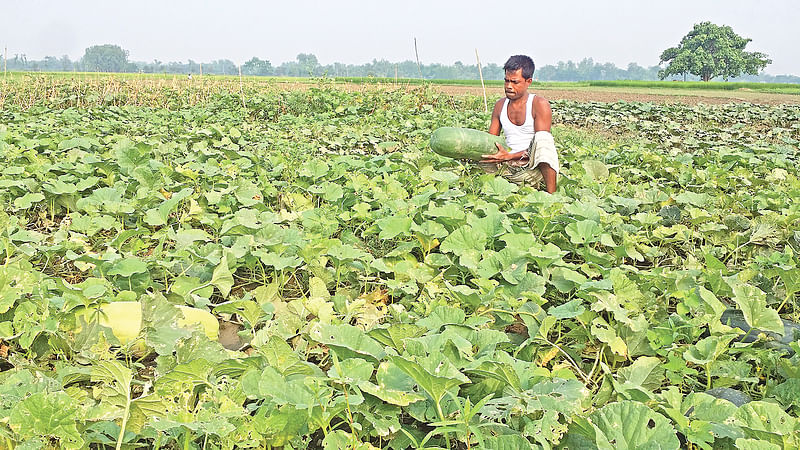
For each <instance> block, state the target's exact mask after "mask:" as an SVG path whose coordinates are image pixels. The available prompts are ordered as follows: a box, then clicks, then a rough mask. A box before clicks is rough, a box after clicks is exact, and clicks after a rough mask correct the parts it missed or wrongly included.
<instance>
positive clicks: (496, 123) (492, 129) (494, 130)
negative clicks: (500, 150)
mask: <svg viewBox="0 0 800 450" xmlns="http://www.w3.org/2000/svg"><path fill="white" fill-rule="evenodd" d="M504 100H505V99H503V98H501V99H500V100H498V101H497V102H495V104H494V108H493V109H492V122H491V123H490V124H489V134H493V135H495V136H500V130H501V129H502V128H503V126H502V125H500V112H501V111H503V101H504Z"/></svg>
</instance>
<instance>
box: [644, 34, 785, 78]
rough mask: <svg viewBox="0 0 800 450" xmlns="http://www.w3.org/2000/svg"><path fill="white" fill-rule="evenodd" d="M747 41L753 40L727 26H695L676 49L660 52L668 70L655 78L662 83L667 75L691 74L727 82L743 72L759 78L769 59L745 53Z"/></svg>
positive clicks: (762, 55)
mask: <svg viewBox="0 0 800 450" xmlns="http://www.w3.org/2000/svg"><path fill="white" fill-rule="evenodd" d="M750 41H752V39H748V38H743V37H741V36H739V35H738V34H736V33H734V32H733V29H732V28H731V27H729V26H726V25H723V26H719V25H715V24H713V23H711V22H702V23H699V24H696V25H695V26H694V29H692V31H690V32H689V34H687V35H686V36H684V37H683V39H681V42H680V44H678V46H677V47H670V48H668V49H666V50H664V51H663V52H662V53H661V61H660V62H659V64H662V63H667V67H666V68H664V69H663V70H661V71H659V73H658V76H659V77H660V78H661V79H662V80H663V79H664V78H666V77H667V76H669V75H683V76H684V77H685V76H686V74H687V73H690V74H692V75H697V76H698V77H700V78H701V79H702V80H703V81H709V80H710V79H712V78H715V77H723V78H724V79H725V80H727V79H728V78H733V77H738V76H739V75H741V74H742V73H746V74H751V75H758V72H759V70H761V69H763V68H764V67H766V66H767V64H770V63H772V60H771V59H769V58H767V55H765V54H764V53H760V52H746V51H744V48H745V46H747V44H748V43H749V42H750Z"/></svg>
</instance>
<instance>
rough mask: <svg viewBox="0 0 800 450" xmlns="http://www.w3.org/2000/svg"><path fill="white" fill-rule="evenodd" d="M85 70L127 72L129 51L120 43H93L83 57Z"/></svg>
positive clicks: (82, 61)
mask: <svg viewBox="0 0 800 450" xmlns="http://www.w3.org/2000/svg"><path fill="white" fill-rule="evenodd" d="M81 65H82V66H83V70H87V71H90V72H91V71H97V72H125V71H126V70H127V69H128V51H127V50H123V49H122V47H120V46H119V45H113V44H105V45H93V46H91V47H89V48H87V49H86V52H85V53H84V54H83V58H81Z"/></svg>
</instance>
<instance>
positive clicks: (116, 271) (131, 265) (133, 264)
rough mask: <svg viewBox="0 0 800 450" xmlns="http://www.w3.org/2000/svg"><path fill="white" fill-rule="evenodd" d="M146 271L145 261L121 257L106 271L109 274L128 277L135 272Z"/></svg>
mask: <svg viewBox="0 0 800 450" xmlns="http://www.w3.org/2000/svg"><path fill="white" fill-rule="evenodd" d="M145 272H147V263H145V262H144V261H142V260H141V259H139V258H133V257H131V258H122V259H118V260H117V261H115V262H114V265H113V266H112V267H111V269H110V270H109V271H108V274H109V275H119V276H121V277H126V278H127V277H130V276H132V275H134V274H137V273H145Z"/></svg>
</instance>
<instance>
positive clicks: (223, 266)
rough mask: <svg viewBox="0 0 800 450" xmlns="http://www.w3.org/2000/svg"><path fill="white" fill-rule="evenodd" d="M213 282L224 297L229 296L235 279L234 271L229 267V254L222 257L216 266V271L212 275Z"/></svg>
mask: <svg viewBox="0 0 800 450" xmlns="http://www.w3.org/2000/svg"><path fill="white" fill-rule="evenodd" d="M211 284H212V285H214V286H216V287H217V289H219V292H220V293H221V294H222V297H223V298H227V297H228V294H230V293H231V288H233V285H234V280H233V273H232V272H231V270H230V269H229V268H228V255H224V256H223V257H222V259H221V260H220V261H219V264H217V267H215V268H214V273H213V274H212V275H211Z"/></svg>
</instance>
